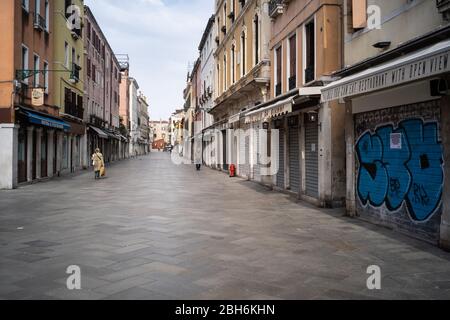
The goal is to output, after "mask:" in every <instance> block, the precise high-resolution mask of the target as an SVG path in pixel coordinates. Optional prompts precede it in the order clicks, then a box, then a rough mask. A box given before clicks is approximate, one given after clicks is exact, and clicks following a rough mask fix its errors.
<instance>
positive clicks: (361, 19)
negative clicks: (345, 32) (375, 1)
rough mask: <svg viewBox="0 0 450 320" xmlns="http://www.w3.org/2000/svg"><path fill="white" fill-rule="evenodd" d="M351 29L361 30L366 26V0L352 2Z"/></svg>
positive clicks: (353, 0)
mask: <svg viewBox="0 0 450 320" xmlns="http://www.w3.org/2000/svg"><path fill="white" fill-rule="evenodd" d="M352 25H353V29H362V28H365V27H366V25H367V0H352Z"/></svg>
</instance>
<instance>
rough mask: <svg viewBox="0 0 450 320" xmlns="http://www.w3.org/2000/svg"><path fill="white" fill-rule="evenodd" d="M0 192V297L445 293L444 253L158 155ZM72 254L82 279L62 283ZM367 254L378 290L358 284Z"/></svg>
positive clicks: (449, 265) (449, 284) (448, 275)
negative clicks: (98, 174)
mask: <svg viewBox="0 0 450 320" xmlns="http://www.w3.org/2000/svg"><path fill="white" fill-rule="evenodd" d="M108 176H109V177H108V178H106V179H104V180H101V181H94V180H93V174H91V173H90V172H85V173H83V174H81V175H76V176H74V177H69V178H67V177H66V178H60V179H55V180H53V181H49V182H45V183H40V184H35V185H30V186H25V187H22V188H20V189H18V190H13V191H1V192H0V257H1V262H0V298H2V299H338V298H339V299H341V298H342V299H359V298H362V299H374V298H375V299H377V298H386V299H400V298H406V299H409V298H421V299H443V298H446V299H449V298H450V254H448V253H445V252H443V251H441V250H440V249H438V248H436V247H433V246H431V245H429V244H427V243H423V242H420V241H416V240H413V239H410V238H408V237H406V236H402V235H400V234H398V233H395V232H392V231H390V230H387V229H384V228H381V227H378V226H374V225H371V224H368V223H365V222H362V221H359V220H356V219H350V218H346V217H343V214H342V213H343V212H342V210H322V209H316V208H314V207H311V206H309V205H307V204H304V203H298V202H297V201H296V200H294V199H293V198H291V197H289V196H288V195H284V194H280V193H277V192H272V191H269V190H266V189H265V188H263V187H262V186H259V185H257V184H254V183H252V182H247V181H244V180H240V179H230V178H229V177H227V176H226V175H224V174H222V173H220V172H216V171H213V170H210V169H202V171H201V172H199V173H198V172H196V171H195V169H194V168H193V167H191V166H175V165H173V164H172V163H171V161H170V159H169V156H168V155H167V154H162V153H159V154H158V153H153V154H151V155H150V156H145V157H141V158H139V159H133V160H128V161H123V162H120V163H117V164H115V165H113V166H112V167H110V168H108ZM69 265H78V266H80V267H81V273H82V282H81V285H82V290H79V291H69V290H68V289H67V288H66V277H67V276H68V275H67V274H66V273H65V272H66V268H67V267H68V266H69ZM369 265H378V266H380V267H381V270H382V290H380V291H369V290H368V289H367V288H366V280H367V277H368V275H367V274H366V269H367V267H368V266H369Z"/></svg>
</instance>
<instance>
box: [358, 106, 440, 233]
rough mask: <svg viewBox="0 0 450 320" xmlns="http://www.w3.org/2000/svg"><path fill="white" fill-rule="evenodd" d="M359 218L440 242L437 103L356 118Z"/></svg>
mask: <svg viewBox="0 0 450 320" xmlns="http://www.w3.org/2000/svg"><path fill="white" fill-rule="evenodd" d="M354 122H355V138H356V141H355V154H356V177H357V179H356V186H355V188H356V195H357V199H358V201H357V211H358V214H359V215H360V216H362V217H364V218H367V219H369V220H373V221H375V222H378V223H380V222H381V223H383V224H386V225H389V226H392V227H394V228H396V229H400V230H401V231H404V232H406V233H410V234H412V235H413V236H415V237H419V238H422V239H426V240H430V241H433V242H435V241H437V239H439V228H440V216H441V213H442V200H441V199H442V192H443V183H444V167H443V163H444V160H443V147H442V143H441V108H440V105H439V101H438V100H434V101H428V102H422V103H416V104H409V105H404V106H398V107H392V108H386V109H382V110H375V111H370V112H365V113H360V114H356V115H355V118H354Z"/></svg>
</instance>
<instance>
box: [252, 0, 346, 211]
mask: <svg viewBox="0 0 450 320" xmlns="http://www.w3.org/2000/svg"><path fill="white" fill-rule="evenodd" d="M341 4H342V1H336V0H330V1H307V2H305V1H300V0H294V1H283V0H279V1H271V2H270V5H269V15H270V17H271V19H272V23H271V39H270V44H269V49H270V59H271V85H270V100H269V101H268V102H266V103H263V104H261V105H259V106H257V107H256V108H253V109H252V110H250V111H249V112H247V113H246V115H245V122H246V123H248V124H250V125H253V127H255V126H256V127H257V128H266V129H268V130H267V132H266V133H265V132H264V131H261V132H260V133H258V132H256V133H253V134H254V135H256V137H257V139H258V135H259V134H262V135H264V140H267V139H270V140H271V141H270V142H267V145H265V144H266V142H265V141H264V140H263V141H262V144H261V143H260V145H257V146H255V147H254V148H256V150H257V152H254V151H253V157H255V156H256V159H253V160H251V163H253V166H254V167H255V168H256V169H254V170H253V178H254V179H255V180H258V179H260V181H261V182H263V183H265V184H268V185H272V186H273V187H274V188H275V189H279V190H283V191H287V192H290V193H293V194H295V195H297V196H298V198H300V199H303V200H306V201H309V202H311V203H313V204H315V205H318V206H322V207H334V206H342V205H344V201H345V192H344V189H345V152H344V150H345V146H344V110H343V109H342V108H340V107H339V105H338V104H337V103H330V104H326V105H323V104H321V101H320V97H321V88H323V86H324V85H325V84H327V83H329V81H330V75H331V73H333V72H334V71H335V70H338V69H340V67H341V64H342V32H341V25H342V20H341V7H340V6H341ZM266 136H267V139H266ZM271 148H272V149H271ZM260 150H263V151H265V152H261V151H260ZM269 152H271V160H272V161H271V163H270V165H271V166H270V167H269V164H268V163H267V162H266V163H264V161H262V162H261V163H260V159H261V158H262V159H264V158H267V155H266V154H268V153H269ZM264 153H266V154H264ZM251 157H252V155H251V154H250V158H251ZM244 168H245V167H244ZM268 168H270V170H268Z"/></svg>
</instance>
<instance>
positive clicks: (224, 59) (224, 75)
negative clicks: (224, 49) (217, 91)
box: [223, 54, 227, 91]
mask: <svg viewBox="0 0 450 320" xmlns="http://www.w3.org/2000/svg"><path fill="white" fill-rule="evenodd" d="M226 90H227V55H226V54H225V55H224V56H223V91H226Z"/></svg>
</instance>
